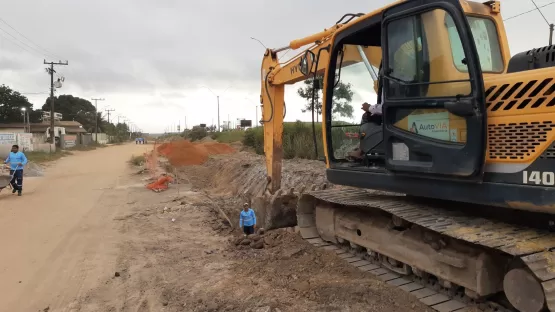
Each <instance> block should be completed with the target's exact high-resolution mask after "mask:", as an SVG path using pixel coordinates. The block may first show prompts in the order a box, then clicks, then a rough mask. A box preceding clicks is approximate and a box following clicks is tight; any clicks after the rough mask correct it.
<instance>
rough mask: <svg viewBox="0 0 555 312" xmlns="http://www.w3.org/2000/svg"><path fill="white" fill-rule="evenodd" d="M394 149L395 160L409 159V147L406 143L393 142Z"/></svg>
mask: <svg viewBox="0 0 555 312" xmlns="http://www.w3.org/2000/svg"><path fill="white" fill-rule="evenodd" d="M391 147H392V150H393V160H404V161H408V160H409V147H408V146H407V145H406V144H405V143H393V144H391Z"/></svg>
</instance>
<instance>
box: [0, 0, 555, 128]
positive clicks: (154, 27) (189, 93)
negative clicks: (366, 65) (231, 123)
mask: <svg viewBox="0 0 555 312" xmlns="http://www.w3.org/2000/svg"><path fill="white" fill-rule="evenodd" d="M390 2H392V1H389V0H373V1H368V0H349V1H345V2H343V3H342V4H339V2H337V1H335V0H334V1H332V0H318V1H317V0H304V1H298V0H295V1H293V0H281V1H279V2H276V1H268V0H235V1H229V0H205V1H189V0H181V1H178V0H157V1H152V0H96V1H87V2H83V1H75V0H49V1H42V0H41V1H39V0H19V1H11V0H0V4H1V6H0V7H1V8H2V10H1V12H0V18H1V19H2V20H4V21H5V22H7V23H8V24H9V25H10V26H12V27H13V28H15V29H16V30H17V31H18V32H19V33H21V34H23V35H24V36H25V37H27V38H29V39H30V40H31V42H29V41H27V40H26V39H25V38H24V37H22V36H21V35H20V34H18V33H17V32H15V31H14V30H13V29H12V28H10V27H9V26H8V25H7V24H5V23H2V22H1V21H0V50H1V54H0V83H4V84H6V85H8V86H10V87H12V88H14V89H15V90H18V91H20V92H22V93H37V92H45V93H46V92H47V91H48V88H49V77H48V75H47V74H46V73H45V71H44V65H43V64H42V63H43V59H44V58H47V60H58V59H62V60H66V59H67V60H68V61H69V66H59V67H57V70H58V73H59V74H60V75H63V76H65V78H66V81H65V84H64V86H63V88H62V89H59V90H58V93H59V94H72V95H74V96H79V97H82V98H86V99H91V98H92V97H102V98H105V99H106V100H105V101H104V102H99V110H100V109H105V108H111V109H115V110H116V111H115V112H114V113H112V118H117V117H114V116H117V115H122V116H126V117H127V118H128V119H130V120H132V121H133V122H134V123H135V124H136V125H138V126H139V127H140V128H142V129H143V130H144V131H147V132H163V131H164V130H166V129H168V128H169V127H170V125H174V126H175V125H177V124H178V123H180V124H181V127H183V124H184V122H185V116H187V125H188V126H189V127H191V126H192V125H195V124H199V123H207V124H212V122H214V123H216V121H217V110H216V97H215V96H214V95H213V94H212V92H211V91H209V90H208V89H206V88H202V87H201V86H207V87H208V88H210V89H211V90H212V91H213V92H214V93H216V94H219V93H222V92H223V91H224V90H225V89H226V88H228V87H230V88H229V89H228V90H227V91H226V92H225V93H224V94H223V95H222V96H221V97H220V114H221V119H222V121H224V120H227V119H228V116H229V118H230V119H231V120H236V119H237V118H246V119H255V105H257V104H258V102H259V93H260V82H259V77H260V62H261V59H262V56H263V53H264V48H263V47H262V46H261V45H260V44H259V43H258V42H256V41H253V40H251V39H250V37H256V38H258V39H260V40H261V41H262V42H263V43H264V44H265V45H266V46H268V47H272V48H275V47H280V46H284V45H286V44H288V42H289V41H291V40H293V39H296V38H300V37H304V36H306V35H310V34H312V33H314V32H318V31H320V30H322V29H324V28H327V27H329V26H331V25H332V24H333V23H335V21H337V19H339V17H340V16H341V15H342V14H344V13H358V12H370V11H372V10H374V9H376V8H379V7H381V6H383V5H384V4H386V3H390ZM550 2H552V0H536V3H537V5H538V6H542V5H545V4H548V3H550ZM533 8H534V5H533V3H532V2H531V1H528V0H504V1H502V14H503V16H504V18H507V17H511V16H514V15H516V14H519V13H521V12H524V11H527V10H531V9H533ZM542 12H543V13H544V15H545V16H546V18H547V19H548V20H549V22H555V4H554V5H550V6H547V7H545V8H543V9H542ZM506 29H507V34H508V37H509V41H510V48H511V54H516V53H518V52H520V51H524V50H527V49H530V48H533V47H541V46H544V45H547V43H548V35H549V29H548V26H547V25H546V23H545V21H544V20H543V19H542V17H541V15H540V14H539V13H538V12H537V11H536V12H533V13H528V14H526V15H523V16H520V17H517V18H514V19H510V20H508V21H507V22H506ZM12 36H13V37H12ZM14 37H15V38H17V39H14ZM36 44H38V45H39V46H40V47H37V46H36ZM18 45H19V46H18ZM29 46H30V47H29ZM31 47H33V48H31ZM44 49H46V50H47V51H45V50H44ZM294 54H295V53H293V52H290V53H289V54H288V55H294ZM298 87H299V85H297V86H289V87H287V88H286V102H287V108H288V109H287V117H286V120H289V121H294V120H296V119H302V120H310V114H303V113H301V107H302V105H303V100H302V99H300V98H299V97H298V96H296V92H295V90H296V89H297V88H298ZM26 96H28V98H29V99H30V101H31V102H32V103H33V104H34V105H35V107H36V108H40V107H41V106H42V104H43V103H44V100H45V98H46V96H47V94H26ZM353 105H355V113H358V105H359V104H358V103H353ZM259 118H260V116H259Z"/></svg>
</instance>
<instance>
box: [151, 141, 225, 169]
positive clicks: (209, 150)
mask: <svg viewBox="0 0 555 312" xmlns="http://www.w3.org/2000/svg"><path fill="white" fill-rule="evenodd" d="M156 151H157V152H158V153H159V154H161V155H163V156H164V157H166V158H167V159H168V161H169V162H170V164H172V165H173V166H176V167H181V166H191V165H202V164H204V163H205V162H206V161H207V160H208V157H209V156H210V155H219V154H231V153H234V152H235V149H234V148H232V147H231V146H229V145H227V144H223V143H217V142H200V143H193V142H190V141H187V140H181V141H172V142H167V143H163V144H161V145H160V146H158V148H157V149H156Z"/></svg>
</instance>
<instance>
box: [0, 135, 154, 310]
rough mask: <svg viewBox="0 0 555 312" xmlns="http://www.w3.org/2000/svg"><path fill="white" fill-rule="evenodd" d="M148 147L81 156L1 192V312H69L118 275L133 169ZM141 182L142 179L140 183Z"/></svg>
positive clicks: (112, 149) (109, 148)
mask: <svg viewBox="0 0 555 312" xmlns="http://www.w3.org/2000/svg"><path fill="white" fill-rule="evenodd" d="M143 150H145V147H144V146H136V145H125V146H113V147H108V148H103V149H98V150H94V151H89V152H77V153H75V155H73V156H70V157H66V158H64V159H61V160H59V161H57V162H56V163H55V164H53V165H52V166H49V167H48V169H47V170H46V171H45V176H44V177H39V178H27V177H26V178H25V179H24V193H23V196H22V197H17V196H14V195H12V194H11V192H10V191H9V190H8V189H5V190H3V191H2V192H1V193H0V246H2V253H1V256H0V276H1V277H2V278H0V311H38V310H39V309H40V310H41V311H42V310H43V309H45V308H47V307H50V311H66V310H64V309H63V308H65V307H66V306H68V305H69V304H71V302H72V301H73V300H74V299H75V298H77V297H79V296H82V295H84V294H86V292H87V291H88V290H89V289H91V288H92V287H94V286H95V285H97V284H98V283H100V282H102V281H103V280H105V279H106V276H108V275H113V274H114V272H113V271H114V266H115V262H116V259H117V256H118V253H119V250H118V248H117V247H118V246H117V244H118V242H119V241H120V240H121V237H120V236H119V233H118V230H117V224H115V223H114V222H113V221H111V219H112V218H113V217H114V216H116V215H118V214H120V213H123V212H125V211H127V210H129V209H130V207H129V206H128V205H127V200H128V189H127V188H126V187H127V186H128V185H129V184H130V183H133V182H131V180H129V173H130V171H131V169H130V168H129V167H128V165H127V164H126V162H127V160H128V159H129V158H130V156H131V155H132V154H133V153H141V152H142V151H143ZM134 183H137V182H134Z"/></svg>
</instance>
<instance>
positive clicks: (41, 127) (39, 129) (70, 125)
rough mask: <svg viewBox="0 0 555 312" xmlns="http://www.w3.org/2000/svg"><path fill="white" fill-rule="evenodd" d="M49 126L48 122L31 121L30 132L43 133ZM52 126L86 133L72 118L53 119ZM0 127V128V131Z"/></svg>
mask: <svg viewBox="0 0 555 312" xmlns="http://www.w3.org/2000/svg"><path fill="white" fill-rule="evenodd" d="M48 127H50V122H41V123H32V124H31V133H45V134H46V129H48ZM54 127H64V128H65V129H66V134H80V133H87V131H86V130H85V129H84V128H83V126H82V125H81V124H80V123H79V122H77V121H72V120H62V121H58V120H56V121H54ZM1 130H2V128H0V131H1Z"/></svg>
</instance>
